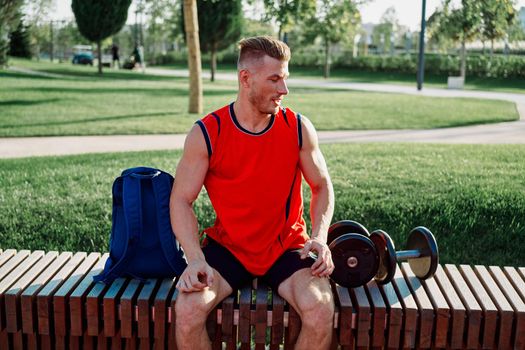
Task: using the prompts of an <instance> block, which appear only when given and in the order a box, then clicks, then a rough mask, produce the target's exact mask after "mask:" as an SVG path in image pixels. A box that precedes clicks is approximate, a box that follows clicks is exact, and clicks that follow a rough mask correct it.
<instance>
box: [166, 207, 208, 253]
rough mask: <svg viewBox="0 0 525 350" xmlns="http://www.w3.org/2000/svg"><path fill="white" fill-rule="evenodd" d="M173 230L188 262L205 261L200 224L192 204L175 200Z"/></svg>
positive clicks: (172, 220)
mask: <svg viewBox="0 0 525 350" xmlns="http://www.w3.org/2000/svg"><path fill="white" fill-rule="evenodd" d="M170 216H171V228H172V230H173V232H175V233H176V236H177V240H178V241H179V243H180V245H181V246H182V249H184V255H185V256H186V258H187V259H188V261H192V260H195V259H204V254H203V253H202V249H201V247H200V243H199V235H198V231H199V228H198V223H197V218H196V217H195V213H194V212H193V208H192V206H191V204H188V203H185V202H182V201H177V200H174V201H172V202H171V205H170Z"/></svg>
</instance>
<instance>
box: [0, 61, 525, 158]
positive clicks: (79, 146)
mask: <svg viewBox="0 0 525 350" xmlns="http://www.w3.org/2000/svg"><path fill="white" fill-rule="evenodd" d="M20 71H22V70H20ZM23 71H24V73H30V72H31V71H29V70H23ZM148 73H149V74H157V75H170V76H187V75H188V72H187V71H184V70H167V69H157V68H148ZM46 75H47V73H46ZM203 75H204V78H206V77H207V73H203ZM217 79H221V80H236V76H235V74H229V73H227V74H225V73H219V74H217ZM289 85H290V86H319V87H326V88H337V89H349V90H363V91H375V92H394V93H406V94H414V95H422V96H439V97H474V98H487V99H502V100H507V101H513V102H515V103H516V106H517V109H518V112H519V113H520V116H521V120H519V121H516V122H508V123H498V124H486V125H476V126H467V127H457V128H442V129H428V130H367V131H321V132H319V140H320V142H321V143H333V142H361V143H362V142H426V143H452V144H525V95H520V94H511V93H498V92H485V91H464V90H463V91H458V90H444V89H433V88H424V89H423V91H417V89H416V88H415V87H410V86H403V85H391V84H366V83H345V82H331V81H328V82H327V81H324V80H307V79H300V78H299V79H290V80H289ZM184 139H185V135H180V134H177V135H176V134H173V135H129V136H128V135H116V136H62V137H22V138H0V158H18V157H29V156H49V155H70V154H83V153H103V152H126V151H143V150H162V149H166V150H167V149H181V148H182V147H183V145H184Z"/></svg>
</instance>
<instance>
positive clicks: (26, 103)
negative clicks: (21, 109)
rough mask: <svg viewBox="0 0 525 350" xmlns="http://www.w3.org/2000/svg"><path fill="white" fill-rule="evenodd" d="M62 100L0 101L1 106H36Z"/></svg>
mask: <svg viewBox="0 0 525 350" xmlns="http://www.w3.org/2000/svg"><path fill="white" fill-rule="evenodd" d="M60 100H61V99H60V98H48V99H45V100H7V101H0V106H34V105H40V104H44V103H51V102H57V101H60Z"/></svg>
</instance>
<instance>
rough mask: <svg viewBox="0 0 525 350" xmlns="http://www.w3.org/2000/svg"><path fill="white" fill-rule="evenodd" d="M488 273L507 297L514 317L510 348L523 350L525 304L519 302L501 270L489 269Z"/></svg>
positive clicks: (517, 296)
mask: <svg viewBox="0 0 525 350" xmlns="http://www.w3.org/2000/svg"><path fill="white" fill-rule="evenodd" d="M489 270H490V273H491V275H492V277H493V278H494V280H495V281H496V283H497V284H498V286H499V287H500V288H501V291H502V292H503V294H504V295H505V296H506V297H507V299H508V301H509V304H510V306H511V307H512V311H513V312H512V314H513V316H514V320H515V321H514V335H513V336H512V338H511V346H512V347H513V348H515V349H523V348H525V303H524V302H523V301H522V300H521V297H520V296H519V294H518V293H517V292H516V291H515V290H514V288H513V286H512V284H511V283H510V281H509V280H508V279H507V276H505V274H504V273H503V270H502V269H501V268H500V267H497V266H490V267H489Z"/></svg>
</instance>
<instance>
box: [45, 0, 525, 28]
mask: <svg viewBox="0 0 525 350" xmlns="http://www.w3.org/2000/svg"><path fill="white" fill-rule="evenodd" d="M54 2H55V9H54V10H53V11H51V12H52V17H53V19H72V18H73V13H72V12H71V0H54ZM441 3H442V0H427V1H426V17H427V18H428V17H429V16H430V15H431V14H432V13H433V12H434V10H435V9H436V7H438V6H439V5H440V4H441ZM516 3H517V8H518V9H519V8H520V7H522V6H525V0H518V1H516ZM392 6H393V7H394V8H395V9H396V13H397V18H398V19H399V24H402V25H406V26H408V27H409V28H410V29H412V30H416V29H417V28H419V26H420V24H421V6H422V0H371V1H368V2H367V3H366V4H364V5H362V6H361V7H360V8H359V10H360V11H361V18H362V21H363V23H379V20H380V19H381V16H382V15H383V13H384V12H385V11H386V10H387V9H388V8H389V7H392ZM134 11H135V8H134V4H131V7H130V9H129V13H128V23H134V21H135V14H134Z"/></svg>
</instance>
